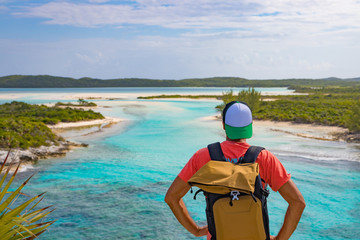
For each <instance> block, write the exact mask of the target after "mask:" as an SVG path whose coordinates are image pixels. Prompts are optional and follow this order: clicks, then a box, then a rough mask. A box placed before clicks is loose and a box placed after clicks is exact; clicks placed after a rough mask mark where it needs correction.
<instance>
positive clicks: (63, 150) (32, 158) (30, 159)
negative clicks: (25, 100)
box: [0, 117, 125, 171]
mask: <svg viewBox="0 0 360 240" xmlns="http://www.w3.org/2000/svg"><path fill="white" fill-rule="evenodd" d="M124 121H125V119H120V118H113V117H105V118H104V119H95V120H90V121H78V122H67V123H65V122H60V123H57V124H55V125H46V126H47V127H49V128H50V129H51V130H52V132H53V133H55V134H56V135H58V136H59V133H60V132H63V131H71V130H73V129H78V128H91V127H94V126H99V129H102V128H104V127H110V126H111V125H113V124H116V123H119V122H124ZM99 129H98V130H96V131H93V132H98V131H99ZM87 146H88V144H85V143H75V142H71V141H68V140H64V141H60V142H59V144H58V145H55V144H54V143H52V144H51V145H50V146H40V147H37V148H33V147H30V148H28V149H12V150H11V153H10V155H9V159H8V160H7V162H6V166H10V168H11V169H12V170H14V169H13V168H14V167H16V165H17V164H19V163H20V162H21V165H20V168H19V170H20V171H25V170H26V169H28V168H32V166H33V165H34V164H35V163H36V162H37V161H38V160H41V159H48V158H56V157H63V156H65V155H66V154H67V153H68V152H69V151H71V150H73V149H75V148H80V147H87ZM8 151H9V150H5V149H0V164H1V163H3V161H4V160H5V157H6V155H7V153H8Z"/></svg>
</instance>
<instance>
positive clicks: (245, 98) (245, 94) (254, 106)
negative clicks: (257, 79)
mask: <svg viewBox="0 0 360 240" xmlns="http://www.w3.org/2000/svg"><path fill="white" fill-rule="evenodd" d="M237 99H238V100H239V101H242V102H246V103H247V104H248V105H249V107H250V109H251V111H252V112H256V111H257V110H258V109H259V106H260V99H261V93H260V92H257V91H255V89H254V88H249V89H248V90H242V91H241V92H239V94H238V97H237Z"/></svg>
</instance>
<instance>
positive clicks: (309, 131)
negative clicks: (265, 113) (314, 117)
mask: <svg viewBox="0 0 360 240" xmlns="http://www.w3.org/2000/svg"><path fill="white" fill-rule="evenodd" d="M201 120H203V121H220V120H221V116H220V115H214V116H208V117H204V118H202V119H201ZM253 126H254V127H266V128H267V129H269V130H270V131H275V132H282V133H286V134H290V135H295V136H298V137H302V138H311V139H317V140H324V141H339V140H341V139H339V135H343V134H345V133H347V132H348V130H347V129H346V128H342V127H336V126H322V125H316V124H303V123H292V122H275V121H270V120H254V121H253Z"/></svg>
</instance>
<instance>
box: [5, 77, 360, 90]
mask: <svg viewBox="0 0 360 240" xmlns="http://www.w3.org/2000/svg"><path fill="white" fill-rule="evenodd" d="M295 86H343V87H344V86H355V87H359V86H360V78H351V79H339V78H333V77H332V78H326V79H282V80H275V79H272V80H248V79H245V78H237V77H213V78H193V79H183V80H155V79H144V78H119V79H109V80H102V79H95V78H80V79H74V78H67V77H56V76H49V75H37V76H33V75H10V76H5V77H0V88H91V87H289V88H293V87H295Z"/></svg>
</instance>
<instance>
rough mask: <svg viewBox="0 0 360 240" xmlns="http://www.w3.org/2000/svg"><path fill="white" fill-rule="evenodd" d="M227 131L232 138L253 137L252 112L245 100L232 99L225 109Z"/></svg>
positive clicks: (224, 120) (224, 118)
mask: <svg viewBox="0 0 360 240" xmlns="http://www.w3.org/2000/svg"><path fill="white" fill-rule="evenodd" d="M222 117H223V123H224V125H225V132H226V135H227V136H228V138H230V139H241V138H251V136H252V114H251V110H250V108H249V106H248V105H247V104H246V103H244V102H239V101H232V102H230V103H228V104H226V106H225V108H224V110H223V114H222Z"/></svg>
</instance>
